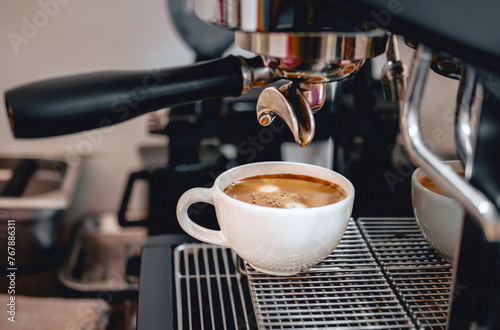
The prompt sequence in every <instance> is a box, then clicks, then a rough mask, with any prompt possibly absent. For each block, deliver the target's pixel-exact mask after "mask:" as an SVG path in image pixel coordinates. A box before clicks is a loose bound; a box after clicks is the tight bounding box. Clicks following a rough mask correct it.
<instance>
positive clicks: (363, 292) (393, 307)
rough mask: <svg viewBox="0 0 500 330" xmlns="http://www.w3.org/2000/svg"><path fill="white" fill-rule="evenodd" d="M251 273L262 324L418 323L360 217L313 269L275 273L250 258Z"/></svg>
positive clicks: (276, 326) (368, 325)
mask: <svg viewBox="0 0 500 330" xmlns="http://www.w3.org/2000/svg"><path fill="white" fill-rule="evenodd" d="M247 274H248V282H249V286H250V290H251V295H252V301H253V305H254V310H255V311H256V313H257V322H258V325H259V328H260V329H289V328H315V327H327V328H340V329H391V328H392V329H415V326H414V325H413V324H412V322H411V319H410V318H409V317H408V315H407V312H406V311H405V309H404V307H403V306H402V305H401V303H400V301H399V300H398V297H397V296H396V294H395V293H394V291H393V290H392V288H391V286H390V283H389V282H388V281H387V279H386V278H385V277H384V274H383V272H382V270H381V268H380V266H379V265H378V264H377V261H376V259H375V258H374V256H373V255H372V254H371V252H370V250H369V248H368V245H367V244H366V242H365V240H364V239H363V236H362V235H361V233H360V231H359V229H358V228H357V226H356V224H355V223H354V221H351V222H350V224H349V226H348V228H347V231H346V233H345V235H344V237H343V238H342V241H341V242H340V244H339V245H338V246H337V247H336V249H335V250H334V251H333V253H332V254H331V255H330V256H329V257H327V258H326V259H325V260H324V261H323V262H321V263H320V264H318V265H317V266H315V267H314V268H312V269H311V270H309V271H307V272H304V273H301V274H299V275H297V276H293V277H275V276H269V275H265V274H263V273H260V272H258V271H256V270H255V269H253V268H251V266H249V265H248V264H247Z"/></svg>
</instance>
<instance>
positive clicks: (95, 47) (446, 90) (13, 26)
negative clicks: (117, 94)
mask: <svg viewBox="0 0 500 330" xmlns="http://www.w3.org/2000/svg"><path fill="white" fill-rule="evenodd" d="M0 36H1V39H0V43H1V46H0V63H1V64H0V90H1V91H2V93H3V92H5V91H6V90H7V89H10V88H12V87H15V86H17V85H20V84H25V83H28V82H31V81H35V80H40V79H46V78H51V77H55V76H61V75H69V74H75V73H83V72H92V71H102V70H134V69H137V70H144V69H152V70H153V69H155V68H167V67H174V66H181V65H187V64H190V63H193V62H194V60H195V55H194V53H193V51H192V50H191V49H190V48H189V47H188V46H187V45H186V44H185V43H184V42H183V40H182V39H181V37H180V36H179V35H178V33H177V32H176V30H175V28H174V25H173V23H172V21H171V18H170V17H169V15H168V7H167V2H166V1H165V0H142V1H137V0H135V1H132V0H120V1H119V0H106V1H97V0H86V1H84V0H64V1H63V0H40V1H29V0H18V1H2V2H0ZM400 47H401V48H402V49H401V50H402V56H403V59H404V60H405V62H406V64H407V65H408V66H410V64H411V56H412V53H413V50H411V49H409V48H408V47H406V46H405V45H404V44H403V43H400ZM229 52H232V53H238V54H239V53H244V52H241V51H239V50H237V49H236V48H235V47H234V46H233V47H232V48H230V50H229ZM457 87H458V83H456V82H455V81H450V80H449V79H446V78H443V77H440V76H438V75H436V74H434V73H431V74H430V81H429V83H428V85H427V91H428V92H427V93H426V97H425V100H424V104H423V108H424V112H425V116H424V117H423V128H424V134H425V135H426V136H427V137H428V142H429V144H430V145H431V148H433V149H434V150H435V151H436V152H437V153H438V154H441V155H443V157H445V158H453V155H454V153H455V149H454V136H453V129H452V127H453V120H454V115H453V114H454V107H455V96H454V95H456V89H457ZM148 121H149V116H148V115H146V116H142V117H139V118H136V119H134V120H131V121H127V122H125V123H123V124H120V125H117V126H114V127H112V128H109V129H107V130H103V131H95V132H86V133H80V134H73V135H68V136H61V137H56V138H44V139H35V140H16V139H14V138H13V136H12V133H11V131H10V128H9V124H8V118H7V115H6V111H5V107H4V103H3V102H2V103H1V105H0V158H1V157H2V155H3V154H5V155H12V154H15V155H19V156H20V157H30V156H32V155H35V156H36V155H40V154H42V155H43V154H47V155H49V154H53V153H56V154H58V155H59V156H60V157H62V160H65V161H66V162H67V163H68V164H69V166H77V167H78V168H79V169H80V170H81V172H80V178H79V181H78V183H77V185H76V187H75V193H74V196H73V201H72V204H71V206H70V207H69V209H68V210H67V211H66V212H65V213H64V219H63V221H64V223H65V227H68V228H70V229H71V227H72V224H75V223H77V222H78V221H79V220H81V219H82V218H85V217H87V216H88V215H90V214H94V215H95V214H103V213H106V212H110V213H112V214H114V213H116V212H117V210H118V207H119V205H120V201H121V198H122V196H123V191H124V189H125V185H126V182H127V179H128V176H129V174H130V173H131V172H134V171H138V170H141V169H142V168H144V163H143V160H142V159H141V157H140V154H139V148H141V147H144V146H158V147H159V148H162V147H164V146H165V145H166V143H167V140H166V137H165V136H163V135H153V134H150V133H149V131H148ZM292 154H293V152H292ZM143 202H145V198H140V196H139V198H135V199H134V201H133V202H132V204H131V206H130V208H131V209H137V210H142V209H144V208H145V206H144V205H143V204H142V203H143ZM171 221H176V220H175V219H172V220H171ZM2 230H3V229H2ZM69 232H71V230H70V231H69ZM3 238H4V237H3ZM67 239H68V240H71V237H70V236H68V238H67ZM70 246H71V242H70V244H69V245H68V246H67V247H66V248H67V249H69V248H70ZM0 248H1V249H5V247H4V245H3V244H2V246H1V247H0ZM52 275H53V273H51V274H50V275H46V276H52ZM0 285H2V287H0V292H2V293H5V291H6V289H7V288H6V286H5V285H4V283H3V282H1V283H0ZM22 285H23V284H21V283H19V292H24V294H26V295H44V296H51V295H52V294H51V292H50V291H47V290H46V291H44V292H42V293H40V292H36V291H37V290H36V285H35V284H34V285H32V286H29V285H28V284H25V287H24V288H23V287H22ZM31 290H32V291H31ZM30 291H31V292H30ZM58 294H59V292H54V293H53V295H54V296H57V295H58ZM129 307H130V306H129ZM131 308H132V309H133V305H132V307H131ZM19 313H20V316H19V317H21V314H22V311H19ZM0 324H2V323H0Z"/></svg>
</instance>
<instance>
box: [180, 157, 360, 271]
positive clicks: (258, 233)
mask: <svg viewBox="0 0 500 330" xmlns="http://www.w3.org/2000/svg"><path fill="white" fill-rule="evenodd" d="M226 188H227V189H226ZM233 189H234V190H238V191H239V192H237V193H234V192H233V193H229V195H228V193H227V192H228V191H230V190H233ZM224 190H226V192H224ZM240 190H241V191H243V193H242V192H241V191H240ZM323 190H326V191H327V192H326V193H325V195H336V196H337V197H335V198H334V199H331V196H330V197H328V198H327V197H325V198H320V197H319V196H320V195H322V194H323ZM328 191H329V192H331V194H330V193H329V192H328ZM245 195H246V197H245V198H243V197H238V196H245ZM234 196H236V198H233V197H234ZM266 197H267V199H269V198H272V201H271V203H269V202H266ZM246 198H250V199H249V202H248V201H243V200H242V199H246ZM257 200H258V201H259V203H261V204H257ZM254 201H255V204H254V203H253V202H254ZM334 201H336V202H334ZM198 202H205V203H210V204H213V205H214V207H215V213H216V215H217V221H218V223H219V227H220V230H212V229H209V228H205V227H202V226H200V225H199V224H197V223H195V222H194V221H192V219H190V217H189V214H188V208H189V207H190V205H192V204H194V203H198ZM318 202H320V203H319V204H317V203H318ZM353 202H354V187H353V186H352V184H351V182H349V180H348V179H347V178H345V177H343V176H342V175H340V174H339V173H336V172H334V171H331V170H329V169H326V168H322V167H319V166H314V165H307V164H301V163H291V162H263V163H253V164H247V165H242V166H238V167H235V168H232V169H229V170H227V171H226V172H224V173H222V174H221V175H220V176H219V177H218V178H217V179H216V180H215V182H214V185H213V187H212V188H201V187H200V188H192V189H190V190H188V191H187V192H185V193H184V194H183V195H182V197H181V198H180V199H179V203H178V204H177V218H178V220H179V224H180V225H181V227H182V228H183V229H184V231H185V232H186V233H188V234H189V235H191V236H193V237H194V238H196V239H199V240H200V241H203V242H206V243H210V244H216V245H220V246H224V247H228V248H231V249H232V250H233V251H234V252H236V253H237V254H238V255H239V256H240V257H241V258H243V260H245V261H246V262H247V263H248V264H250V265H251V266H252V267H253V268H255V269H256V270H259V271H261V272H263V273H266V274H270V275H279V276H292V275H296V274H298V273H300V272H303V271H306V270H308V269H310V268H311V267H312V266H313V265H315V264H317V263H318V262H320V261H321V260H323V259H324V258H326V257H327V256H328V255H329V254H330V253H331V252H332V251H333V250H334V249H335V247H336V246H337V244H338V243H339V242H340V240H341V238H342V236H343V235H344V233H345V230H346V228H347V225H348V223H349V218H350V216H351V211H352V206H353ZM261 205H264V206H272V205H274V206H273V207H262V206H261ZM280 206H281V207H280ZM316 206H319V207H316Z"/></svg>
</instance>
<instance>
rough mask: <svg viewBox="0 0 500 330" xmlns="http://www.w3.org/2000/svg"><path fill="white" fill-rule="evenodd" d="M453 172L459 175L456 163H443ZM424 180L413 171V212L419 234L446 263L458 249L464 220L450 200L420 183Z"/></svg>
mask: <svg viewBox="0 0 500 330" xmlns="http://www.w3.org/2000/svg"><path fill="white" fill-rule="evenodd" d="M446 163H447V164H449V165H451V167H453V169H454V170H455V171H457V172H463V166H462V164H461V162H460V161H447V162H446ZM424 177H428V176H427V173H425V171H424V170H423V169H421V168H417V169H416V170H415V171H414V172H413V175H412V178H411V183H412V184H411V187H412V190H411V196H412V204H413V212H414V214H415V218H416V220H417V223H418V225H419V227H420V230H421V231H422V234H423V235H424V237H425V238H426V240H427V241H428V242H429V244H430V245H431V246H432V247H433V248H434V249H436V251H437V252H438V253H439V254H440V255H441V257H443V259H445V260H446V261H448V262H449V263H453V258H454V257H455V251H456V250H457V248H458V244H459V241H460V235H461V230H462V223H463V217H464V209H463V207H462V206H461V205H460V204H459V203H458V202H457V201H456V200H454V199H453V198H450V197H446V196H443V195H440V194H437V193H435V192H433V191H431V190H429V189H427V188H425V187H424V186H422V184H420V182H419V181H420V180H421V179H423V178H424Z"/></svg>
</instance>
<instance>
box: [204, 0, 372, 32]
mask: <svg viewBox="0 0 500 330" xmlns="http://www.w3.org/2000/svg"><path fill="white" fill-rule="evenodd" d="M195 7H196V14H197V15H198V17H200V18H201V19H202V20H204V21H205V22H208V23H212V24H216V25H219V26H222V27H225V28H228V29H232V30H240V31H245V32H273V31H283V30H286V31H291V30H297V29H296V27H297V26H299V27H300V28H301V29H303V30H307V31H323V30H326V29H328V30H330V31H358V30H362V29H363V28H364V27H365V26H366V25H368V24H364V21H363V20H362V19H361V18H355V17H353V16H350V17H348V18H346V15H345V12H344V11H342V12H339V14H338V15H337V14H336V9H334V4H333V5H332V3H331V2H330V3H329V2H327V1H282V0H196V2H195ZM371 25H374V24H371Z"/></svg>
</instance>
